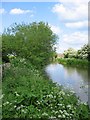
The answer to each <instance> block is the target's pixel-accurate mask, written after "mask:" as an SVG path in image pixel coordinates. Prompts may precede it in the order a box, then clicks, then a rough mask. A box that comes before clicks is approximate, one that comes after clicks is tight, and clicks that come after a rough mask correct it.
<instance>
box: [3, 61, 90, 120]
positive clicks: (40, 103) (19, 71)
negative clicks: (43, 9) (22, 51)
mask: <svg viewBox="0 0 90 120" xmlns="http://www.w3.org/2000/svg"><path fill="white" fill-rule="evenodd" d="M3 74H4V75H3V109H2V115H3V118H19V119H20V118H21V119H25V120H27V119H28V118H29V119H30V118H31V119H58V120H59V119H65V120H68V119H69V120H72V119H76V120H86V119H88V115H89V107H88V105H87V104H86V103H82V102H80V100H79V99H78V98H77V97H76V96H75V93H74V92H73V91H69V90H65V89H63V87H62V86H58V85H56V84H55V83H52V81H51V80H49V79H48V78H45V76H43V75H42V73H41V72H40V71H39V70H37V69H35V67H34V66H33V65H32V64H31V63H30V61H27V60H23V59H14V60H12V61H11V66H10V67H9V68H7V69H5V71H4V73H3Z"/></svg>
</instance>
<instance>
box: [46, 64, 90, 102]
mask: <svg viewBox="0 0 90 120" xmlns="http://www.w3.org/2000/svg"><path fill="white" fill-rule="evenodd" d="M46 73H47V74H48V76H49V77H50V78H51V79H52V80H53V82H56V83H58V84H60V85H63V86H64V87H65V88H68V89H70V90H73V91H74V92H75V93H76V95H77V96H78V97H79V98H80V99H81V101H82V102H88V82H89V80H88V69H83V68H75V67H67V66H63V65H61V64H50V65H48V66H47V67H46Z"/></svg>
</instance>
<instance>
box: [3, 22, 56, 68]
mask: <svg viewBox="0 0 90 120" xmlns="http://www.w3.org/2000/svg"><path fill="white" fill-rule="evenodd" d="M56 39H57V36H56V35H55V34H53V32H52V30H51V29H50V27H49V25H48V24H45V23H44V22H39V23H36V22H33V23H32V24H29V25H26V24H19V25H17V24H14V25H13V26H12V27H11V28H8V29H7V31H6V32H4V33H3V35H2V42H3V47H2V50H3V51H2V52H3V55H5V56H6V55H8V54H13V53H14V54H16V55H17V56H19V57H23V58H26V59H29V60H30V62H31V63H33V64H35V65H37V66H40V65H41V66H43V65H45V64H48V63H49V62H50V60H52V59H51V58H52V57H53V53H54V51H55V50H54V49H53V45H54V44H55V43H56Z"/></svg>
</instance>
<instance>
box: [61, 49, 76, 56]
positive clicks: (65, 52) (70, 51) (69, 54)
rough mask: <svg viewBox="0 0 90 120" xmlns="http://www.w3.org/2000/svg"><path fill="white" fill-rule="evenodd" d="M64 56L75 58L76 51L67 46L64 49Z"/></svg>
mask: <svg viewBox="0 0 90 120" xmlns="http://www.w3.org/2000/svg"><path fill="white" fill-rule="evenodd" d="M63 54H64V58H76V51H75V50H74V49H73V48H69V49H67V50H65V51H64V53H63Z"/></svg>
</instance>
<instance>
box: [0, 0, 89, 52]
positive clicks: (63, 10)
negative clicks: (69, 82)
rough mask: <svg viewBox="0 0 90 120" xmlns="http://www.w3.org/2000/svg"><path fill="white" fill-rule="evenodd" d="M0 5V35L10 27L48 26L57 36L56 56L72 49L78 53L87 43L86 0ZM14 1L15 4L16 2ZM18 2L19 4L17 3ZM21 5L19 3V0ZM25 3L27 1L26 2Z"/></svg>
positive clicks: (6, 3)
mask: <svg viewBox="0 0 90 120" xmlns="http://www.w3.org/2000/svg"><path fill="white" fill-rule="evenodd" d="M8 1H11V0H7V2H5V0H2V6H1V5H0V17H2V21H1V20H0V24H1V23H2V26H1V25H0V33H1V32H2V31H3V30H4V28H7V27H9V26H10V25H12V24H13V23H15V22H16V23H22V22H24V23H32V22H34V21H36V22H39V21H44V22H48V23H49V25H50V26H51V29H52V31H53V32H54V33H56V34H57V35H58V36H59V40H58V42H57V44H56V48H57V52H58V53H62V52H63V51H64V50H65V49H68V48H69V47H73V48H75V49H80V47H81V46H83V45H84V44H86V43H88V0H83V1H82V0H76V1H75V0H59V2H25V1H24V2H8ZM16 1H17V0H16ZM18 1H20V0H18ZM22 1H23V0H22ZM28 1H29V0H28Z"/></svg>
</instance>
